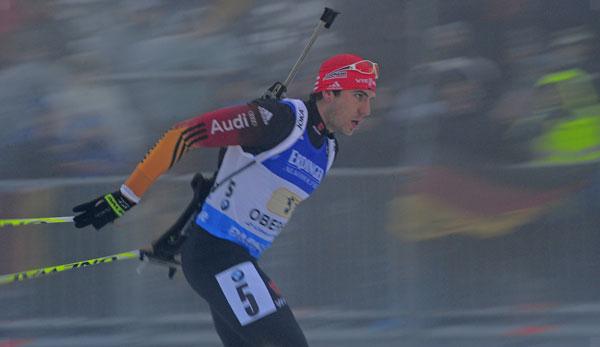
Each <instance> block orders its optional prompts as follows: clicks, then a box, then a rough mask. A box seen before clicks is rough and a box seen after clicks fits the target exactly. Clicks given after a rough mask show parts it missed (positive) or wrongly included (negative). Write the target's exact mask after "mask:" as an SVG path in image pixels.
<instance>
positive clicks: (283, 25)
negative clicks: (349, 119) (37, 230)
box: [0, 0, 600, 179]
mask: <svg viewBox="0 0 600 347" xmlns="http://www.w3.org/2000/svg"><path fill="white" fill-rule="evenodd" d="M323 5H328V6H331V7H334V8H336V6H337V7H338V8H339V7H341V8H342V9H343V10H344V11H345V13H343V14H342V16H343V17H344V18H343V19H344V21H341V23H340V24H339V25H338V26H337V27H336V30H332V31H331V32H330V33H327V34H325V35H322V37H321V38H319V40H318V41H317V42H318V44H317V45H316V48H315V49H314V50H315V51H317V52H313V54H312V55H313V57H312V58H309V59H308V60H307V63H306V66H305V67H303V69H302V72H301V73H300V74H299V76H298V78H297V79H298V81H297V85H298V86H299V87H298V88H297V89H293V91H296V90H297V91H300V90H302V93H303V94H300V95H299V96H304V93H306V91H307V90H309V88H310V85H311V79H312V78H313V75H314V71H313V70H314V66H311V65H316V64H317V63H318V61H319V60H320V59H321V58H322V57H325V56H327V55H328V54H329V53H330V52H337V51H342V50H343V51H355V52H357V53H361V54H363V55H365V56H370V57H371V56H372V57H373V58H374V59H375V60H379V61H380V62H381V63H382V81H380V83H379V84H380V86H381V88H380V92H379V96H378V102H377V105H376V107H375V117H373V118H372V120H371V121H370V123H369V124H366V126H364V128H363V129H361V132H359V134H357V136H355V137H354V138H352V139H345V138H343V139H340V140H341V142H342V149H343V151H342V152H341V154H340V158H339V161H340V163H339V165H341V166H361V167H364V166H392V165H403V166H419V165H430V164H433V163H438V162H440V163H444V162H445V163H454V164H457V165H460V166H469V165H475V166H481V165H484V166H485V165H492V166H494V165H513V164H533V165H570V164H582V163H590V162H595V161H596V160H597V159H598V158H600V118H599V117H600V107H598V106H600V105H599V102H600V100H599V98H598V94H597V93H598V71H599V69H600V63H598V59H597V57H598V53H599V52H598V50H599V48H600V44H599V41H598V24H597V23H599V22H600V21H598V20H597V18H596V17H597V15H598V11H595V9H594V8H593V7H591V4H590V2H589V1H583V0H574V1H568V2H566V1H560V0H510V1H508V0H506V1H503V0H484V1H479V0H447V1H437V0H427V1H420V2H413V1H380V2H377V4H372V5H366V4H364V3H363V2H354V1H350V2H348V1H347V2H343V1H339V2H335V1H331V2H323V1H319V0H311V1H304V2H301V3H295V2H293V1H270V0H269V1H260V2H259V1H253V0H244V1H231V0H214V1H199V0H181V1H176V2H172V1H166V0H143V1H140V0H123V1H116V0H108V1H95V0H85V1H84V0H46V1H42V0H0V46H1V47H2V54H1V55H0V119H1V120H2V122H3V124H5V126H3V127H2V129H1V130H0V148H1V151H0V160H1V162H2V165H1V166H0V178H3V179H7V178H24V177H54V176H89V175H107V174H125V173H127V172H129V171H130V170H131V169H132V167H133V166H134V165H135V163H136V161H137V160H139V159H140V158H141V157H142V156H143V153H144V152H145V150H146V149H147V148H148V147H149V146H151V145H152V143H153V142H154V141H155V140H156V139H157V138H158V137H159V136H160V134H161V132H162V131H164V130H166V128H168V127H169V126H170V125H171V124H173V123H174V122H176V121H179V120H182V119H185V118H188V117H191V116H194V115H196V114H199V113H201V112H204V111H208V110H210V109H212V108H214V107H219V106H224V105H227V104H231V103H237V102H245V101H248V100H251V99H252V98H254V97H257V96H259V95H261V94H262V91H263V90H264V89H265V88H266V87H268V86H269V85H270V84H271V83H272V82H273V81H274V80H277V79H282V78H283V77H284V76H285V75H286V74H287V70H288V69H289V67H290V66H291V65H292V64H293V62H294V61H295V59H296V56H297V54H298V53H299V52H300V50H301V47H302V46H303V45H304V43H305V41H306V40H307V37H308V34H309V33H310V32H311V28H312V27H313V25H314V24H315V22H316V20H315V19H316V18H317V15H318V14H320V11H321V10H322V7H323ZM340 18H341V17H340ZM336 25H337V24H336ZM292 43H293V45H296V46H295V47H293V48H294V49H292ZM300 87H303V88H302V89H301V88H300ZM350 153H352V155H350Z"/></svg>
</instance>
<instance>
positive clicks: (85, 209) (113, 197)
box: [73, 191, 135, 230]
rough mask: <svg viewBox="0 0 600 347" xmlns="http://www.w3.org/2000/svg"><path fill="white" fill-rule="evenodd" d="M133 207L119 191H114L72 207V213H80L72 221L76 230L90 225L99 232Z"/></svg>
mask: <svg viewBox="0 0 600 347" xmlns="http://www.w3.org/2000/svg"><path fill="white" fill-rule="evenodd" d="M133 206H135V203H133V202H131V201H129V200H127V198H125V197H124V196H123V194H121V192H120V191H116V192H113V193H110V194H106V195H104V196H101V197H98V198H96V199H94V200H92V201H90V202H86V203H84V204H81V205H77V206H75V207H73V212H75V213H78V212H80V214H78V215H76V216H75V218H73V221H74V222H75V227H76V228H84V227H86V226H88V225H90V224H91V225H93V226H94V228H96V230H100V229H101V228H102V227H104V226H105V225H106V224H108V223H111V222H113V221H114V220H115V219H117V218H119V217H121V216H122V215H123V214H124V213H125V212H126V211H127V210H129V209H130V208H132V207H133Z"/></svg>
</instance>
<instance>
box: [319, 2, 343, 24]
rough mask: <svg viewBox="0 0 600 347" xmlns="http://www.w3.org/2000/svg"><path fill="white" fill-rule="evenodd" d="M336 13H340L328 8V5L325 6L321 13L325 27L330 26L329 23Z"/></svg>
mask: <svg viewBox="0 0 600 347" xmlns="http://www.w3.org/2000/svg"><path fill="white" fill-rule="evenodd" d="M338 14H340V13H339V12H337V11H335V10H332V9H330V8H329V7H325V11H323V14H322V15H321V21H323V22H325V28H326V29H329V27H331V24H333V21H334V20H335V17H336V16H337V15H338Z"/></svg>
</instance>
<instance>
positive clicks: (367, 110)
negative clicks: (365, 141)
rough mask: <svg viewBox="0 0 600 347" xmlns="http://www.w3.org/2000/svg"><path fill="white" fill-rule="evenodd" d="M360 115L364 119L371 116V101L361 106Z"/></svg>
mask: <svg viewBox="0 0 600 347" xmlns="http://www.w3.org/2000/svg"><path fill="white" fill-rule="evenodd" d="M360 114H361V115H362V116H363V117H368V116H370V115H371V100H367V101H365V102H364V103H363V104H362V105H361V107H360Z"/></svg>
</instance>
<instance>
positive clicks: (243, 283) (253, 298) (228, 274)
mask: <svg viewBox="0 0 600 347" xmlns="http://www.w3.org/2000/svg"><path fill="white" fill-rule="evenodd" d="M215 278H216V279H217V282H218V283H219V286H220V287H221V290H222V291H223V294H225V298H226V299H227V302H228V303H229V306H230V307H231V309H232V310H233V313H234V314H235V316H236V317H237V319H238V321H239V322H240V324H241V325H242V326H244V325H247V324H249V323H252V322H254V321H256V320H258V319H260V318H262V317H264V316H266V315H269V314H271V313H273V312H275V311H276V310H277V308H276V307H275V303H274V302H273V299H272V298H271V294H269V290H268V289H267V286H266V285H265V283H264V282H263V280H262V278H261V277H260V275H259V273H258V271H257V270H256V268H255V267H254V264H252V263H251V262H249V261H248V262H245V263H241V264H238V265H235V266H232V267H230V268H229V269H227V270H225V271H223V272H220V273H218V274H217V275H215Z"/></svg>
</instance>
